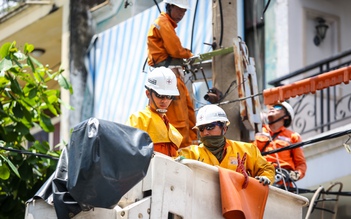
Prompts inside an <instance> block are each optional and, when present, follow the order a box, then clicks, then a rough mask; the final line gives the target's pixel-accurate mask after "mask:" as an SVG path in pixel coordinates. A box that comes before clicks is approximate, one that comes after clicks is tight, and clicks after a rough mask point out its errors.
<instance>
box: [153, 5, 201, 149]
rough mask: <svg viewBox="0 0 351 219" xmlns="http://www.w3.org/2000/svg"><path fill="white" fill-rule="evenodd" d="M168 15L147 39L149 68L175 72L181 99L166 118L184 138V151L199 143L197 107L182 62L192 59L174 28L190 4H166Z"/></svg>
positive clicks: (163, 15)
mask: <svg viewBox="0 0 351 219" xmlns="http://www.w3.org/2000/svg"><path fill="white" fill-rule="evenodd" d="M163 2H164V3H165V6H166V12H162V13H161V14H160V15H159V17H158V18H157V19H156V20H155V21H154V22H153V23H152V24H151V27H150V29H149V31H148V35H147V51H148V60H147V61H148V64H149V65H150V66H152V67H159V66H165V67H167V68H170V69H172V71H173V72H174V74H175V75H176V77H177V88H178V90H179V93H180V95H179V97H178V98H176V99H175V100H173V103H172V105H171V106H170V107H169V109H168V112H167V117H168V118H169V121H170V122H171V123H172V124H173V125H174V126H175V127H176V128H177V130H178V131H179V132H180V133H181V134H182V136H183V141H182V144H181V147H185V146H188V145H190V144H192V142H193V141H196V140H197V135H196V131H194V130H192V129H191V128H192V127H193V126H194V125H195V110H194V103H193V100H192V98H191V95H190V93H191V92H189V91H188V88H187V86H186V84H185V82H184V71H183V60H184V59H188V58H190V57H192V56H193V54H192V52H191V51H190V50H189V49H187V48H184V47H183V46H182V43H181V41H180V39H179V37H178V36H177V33H176V31H175V28H176V27H177V26H178V23H179V22H180V21H181V20H182V19H183V17H184V15H185V12H186V11H187V9H189V8H190V6H189V3H188V0H164V1H163Z"/></svg>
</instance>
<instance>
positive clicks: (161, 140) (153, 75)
mask: <svg viewBox="0 0 351 219" xmlns="http://www.w3.org/2000/svg"><path fill="white" fill-rule="evenodd" d="M145 88H146V91H145V93H146V96H147V97H148V98H149V103H148V106H147V107H146V108H145V109H144V110H142V111H139V112H136V113H133V114H132V115H131V116H130V117H129V120H128V121H127V123H126V124H127V125H129V126H132V127H134V128H139V129H141V130H143V131H145V132H147V133H148V134H149V136H150V138H151V140H152V142H153V144H154V151H157V152H160V153H163V154H165V155H168V156H171V157H176V156H177V155H178V152H177V150H178V148H179V146H180V144H181V142H182V139H183V137H182V135H181V134H180V133H179V132H178V130H177V129H176V128H175V127H174V126H173V125H172V124H171V123H170V122H169V120H168V118H167V116H166V112H167V109H168V107H169V105H171V103H172V100H173V99H174V97H176V96H179V92H178V89H177V79H176V77H175V75H174V73H173V72H172V71H171V70H170V69H168V68H165V67H159V68H155V69H154V70H153V71H152V72H150V73H149V74H148V76H147V81H146V83H145Z"/></svg>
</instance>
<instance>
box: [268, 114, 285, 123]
mask: <svg viewBox="0 0 351 219" xmlns="http://www.w3.org/2000/svg"><path fill="white" fill-rule="evenodd" d="M285 116H286V115H284V116H282V117H280V118H278V119H276V120H274V121H272V122H268V125H272V124H274V123H276V122H278V121H280V120H282V119H284V117H285Z"/></svg>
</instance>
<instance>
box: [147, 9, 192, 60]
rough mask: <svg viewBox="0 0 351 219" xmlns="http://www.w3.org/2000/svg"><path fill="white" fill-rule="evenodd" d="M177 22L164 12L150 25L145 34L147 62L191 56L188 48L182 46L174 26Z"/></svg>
mask: <svg viewBox="0 0 351 219" xmlns="http://www.w3.org/2000/svg"><path fill="white" fill-rule="evenodd" d="M176 27H177V23H176V22H174V21H173V20H172V18H171V17H170V16H169V15H168V14H167V13H165V12H162V13H161V14H160V16H159V17H158V18H157V19H156V20H155V21H154V23H153V24H152V25H151V27H150V29H149V32H148V34H147V51H148V64H149V65H150V66H154V65H155V64H157V63H159V62H162V61H165V60H166V59H167V58H168V57H169V56H170V57H172V58H182V59H188V58H190V57H192V56H193V54H192V53H191V52H190V50H189V49H186V48H183V46H182V44H181V42H180V39H179V38H178V36H177V33H176V31H175V28H176Z"/></svg>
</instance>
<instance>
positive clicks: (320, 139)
mask: <svg viewBox="0 0 351 219" xmlns="http://www.w3.org/2000/svg"><path fill="white" fill-rule="evenodd" d="M350 133H351V129H349V130H346V131H340V132H335V133H332V134H329V135H325V136H323V137H319V138H314V139H311V140H308V141H303V142H299V143H296V144H292V145H289V146H286V147H283V148H279V149H275V150H271V151H265V152H262V155H263V156H264V155H268V154H274V153H278V152H281V151H286V150H291V149H294V148H298V147H302V146H304V145H309V144H312V143H316V142H320V141H325V140H329V139H333V138H337V137H340V136H344V135H347V134H350Z"/></svg>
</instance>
